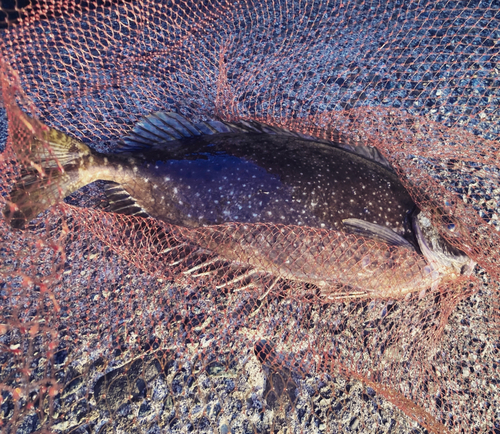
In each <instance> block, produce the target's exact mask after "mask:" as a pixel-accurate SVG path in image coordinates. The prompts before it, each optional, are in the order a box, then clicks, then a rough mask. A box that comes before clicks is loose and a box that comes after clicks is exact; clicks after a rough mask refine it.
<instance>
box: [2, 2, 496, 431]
mask: <svg viewBox="0 0 500 434" xmlns="http://www.w3.org/2000/svg"><path fill="white" fill-rule="evenodd" d="M0 18H1V19H3V22H2V27H3V30H1V32H2V33H1V36H2V37H1V40H0V47H1V57H0V74H1V77H2V90H3V107H4V111H5V113H6V117H5V129H4V130H3V131H0V138H4V139H6V137H7V133H6V128H7V121H6V119H7V118H8V128H9V137H13V136H17V137H21V139H22V138H23V134H24V137H25V139H26V140H25V142H26V143H27V136H26V135H27V133H26V129H25V127H24V126H23V123H22V120H21V119H20V118H19V116H18V112H16V110H14V109H13V107H14V105H13V103H14V102H16V103H17V104H19V105H20V106H22V107H23V109H24V110H25V111H26V112H27V113H31V114H32V115H33V116H35V117H36V118H38V119H40V120H42V121H43V122H44V123H46V124H48V125H50V126H52V127H54V128H57V129H59V130H61V131H63V132H66V133H68V134H71V135H74V136H76V137H78V138H79V139H80V140H82V141H83V142H85V143H88V144H89V146H91V147H92V148H93V149H96V150H98V151H112V150H113V149H115V147H116V146H117V143H118V141H119V139H120V138H121V137H123V136H124V135H126V134H127V132H128V131H129V130H130V129H131V128H132V125H133V124H134V123H135V122H136V121H137V120H138V119H140V118H141V117H142V116H143V115H146V114H148V113H150V112H152V111H155V110H166V111H177V112H178V113H182V114H183V115H185V116H186V117H188V118H189V119H192V120H193V121H194V122H197V121H201V120H207V119H216V118H217V119H223V120H228V121H235V120H239V119H253V120H259V121H263V122H265V123H267V124H270V125H276V126H282V127H286V128H288V129H290V130H292V131H296V132H302V133H306V134H310V135H312V136H315V137H319V138H326V139H332V138H334V137H338V134H339V133H340V134H341V135H342V136H343V137H348V138H349V140H350V142H349V143H351V145H352V146H355V144H356V143H360V144H364V143H368V144H370V145H372V146H375V147H377V148H378V150H379V151H380V152H381V153H382V154H383V155H384V157H385V158H387V160H388V161H389V162H390V163H391V164H392V166H393V167H394V168H395V170H396V171H397V173H398V175H399V177H400V179H401V181H402V182H403V184H404V185H405V187H406V188H407V189H408V191H409V192H410V193H411V195H412V197H413V199H414V200H415V202H416V203H417V204H418V205H419V207H420V208H421V209H422V210H423V211H425V212H426V213H428V214H429V215H430V216H431V219H432V220H433V222H434V224H435V226H436V227H438V228H440V232H441V235H442V236H443V237H445V238H446V239H447V240H448V241H449V242H450V243H451V244H452V245H454V246H456V247H459V248H460V249H461V250H463V251H465V252H466V253H467V254H468V255H469V256H470V257H471V258H473V259H474V260H475V261H476V262H477V264H478V265H477V266H476V268H475V271H474V274H473V275H472V276H468V277H465V276H462V277H460V278H453V279H451V278H450V279H448V280H445V281H441V282H440V283H439V285H433V283H434V282H433V281H432V280H431V281H429V280H428V279H429V276H427V274H426V272H425V267H426V263H425V261H424V259H423V258H422V257H421V256H420V255H417V254H415V253H411V252H409V251H408V250H405V249H401V248H393V247H391V248H389V247H388V246H387V245H385V244H383V243H379V242H377V241H373V240H368V239H365V238H363V237H360V236H354V235H347V234H343V233H339V232H335V231H327V230H320V229H313V228H307V227H291V226H280V225H268V224H252V225H243V224H237V223H232V224H228V225H221V226H214V227H209V228H199V229H185V228H180V227H175V226H171V225H168V224H166V223H163V222H159V221H155V220H152V219H143V218H137V217H127V216H123V215H118V214H112V213H108V212H106V211H105V210H104V205H105V198H104V196H103V194H102V185H101V184H100V183H99V182H97V183H94V184H92V185H90V186H87V187H85V188H83V189H82V190H79V191H78V192H76V193H75V194H73V195H72V196H70V197H69V198H67V199H66V200H65V202H64V203H61V204H59V205H56V206H53V207H51V208H50V209H49V210H48V211H46V212H44V213H43V214H41V215H40V216H38V217H37V219H35V220H34V221H33V222H32V223H31V224H30V226H29V228H28V229H27V230H24V231H19V230H13V229H11V228H10V226H9V225H8V223H7V222H6V221H5V220H3V219H2V220H1V221H0V237H1V247H0V257H1V263H0V279H1V280H0V301H1V302H0V309H1V315H0V348H1V351H0V426H1V427H2V430H3V431H4V432H8V433H32V432H56V433H57V432H64V433H84V432H99V433H108V432H109V433H111V432H149V433H155V432H188V431H190V432H207V433H208V432H220V433H229V432H232V433H246V432H263V433H267V432H276V433H278V432H329V433H335V432H345V431H348V430H349V431H351V432H363V433H365V432H366V433H368V432H373V433H375V432H377V433H378V432H391V433H393V432H394V433H396V432H398V433H410V432H411V433H425V432H429V433H447V432H450V433H452V432H474V433H498V432H500V423H499V420H500V414H499V410H498V409H499V408H500V403H499V400H498V397H499V396H500V393H499V387H500V386H499V385H500V355H499V351H500V340H499V330H500V327H499V326H500V315H499V312H500V310H499V308H500V306H499V290H500V289H499V279H500V275H499V273H500V266H499V260H500V252H499V249H498V245H499V244H500V243H499V241H500V240H499V233H500V232H499V231H500V222H499V219H498V208H499V204H498V201H499V199H500V182H499V176H500V172H499V167H500V164H499V155H500V154H499V150H498V136H499V132H500V129H499V128H500V127H499V125H500V124H499V122H498V120H499V108H498V107H500V98H499V89H500V70H499V68H500V67H499V65H500V63H499V55H498V52H499V44H500V21H499V19H500V6H499V3H498V2H496V1H493V0H491V1H479V0H478V1H454V2H449V1H442V2H441V1H438V2H436V1H432V2H427V1H415V2H399V1H370V0H366V1H354V0H352V1H351V0H347V1H342V2H341V1H330V2H328V1H291V0H290V1H264V0H263V1H254V2H253V1H246V2H231V1H206V2H189V1H184V0H178V1H174V2H161V1H153V0H151V1H141V2H139V1H137V2H134V1H122V2H119V1H107V2H103V1H99V0H96V1H95V2H93V1H89V2H82V1H77V0H68V1H64V2H62V1H59V2H51V1H48V0H47V1H39V2H34V3H33V4H30V5H26V4H25V3H21V2H15V1H14V2H2V3H1V8H0ZM21 141H23V140H21ZM11 145H12V143H11V141H10V139H6V145H5V149H4V151H3V153H2V154H0V167H1V169H0V179H1V182H0V192H1V201H2V203H1V205H2V207H3V206H4V204H5V203H6V201H7V200H8V198H9V192H10V191H11V189H12V186H13V185H14V183H15V181H16V179H17V178H18V177H19V174H20V173H21V164H22V163H23V153H22V152H21V151H19V150H17V153H16V152H14V150H13V149H12V146H11ZM443 219H446V225H444V226H443V224H442V220H443ZM450 225H451V226H450ZM446 227H453V228H454V230H453V231H447V230H446ZM367 258H368V259H367ZM287 261H288V262H287ZM367 269H369V271H370V273H368V277H364V278H363V277H360V276H362V275H363V272H365V271H366V270H367ZM318 276H319V277H318ZM329 278H332V280H334V281H335V283H331V284H330V285H326V286H325V285H321V284H320V283H319V282H320V281H324V280H327V281H328V279H329ZM412 285H413V286H412ZM422 288H423V289H424V290H422ZM425 288H428V289H427V290H425ZM431 288H432V289H431Z"/></svg>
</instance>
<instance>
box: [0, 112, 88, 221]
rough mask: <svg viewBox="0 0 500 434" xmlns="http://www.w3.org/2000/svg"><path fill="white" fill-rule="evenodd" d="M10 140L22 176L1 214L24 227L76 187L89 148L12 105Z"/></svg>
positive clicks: (77, 186)
mask: <svg viewBox="0 0 500 434" xmlns="http://www.w3.org/2000/svg"><path fill="white" fill-rule="evenodd" d="M10 114H11V115H12V116H11V118H9V136H10V143H11V146H12V147H13V150H14V152H15V153H16V156H17V158H18V160H19V162H20V165H21V177H20V178H19V179H18V181H17V182H16V184H15V185H14V186H13V189H12V191H11V193H10V200H9V201H7V204H6V206H5V207H4V209H3V215H4V216H5V218H6V220H7V221H8V222H9V223H10V225H11V226H12V227H14V228H23V227H24V226H25V225H26V223H27V222H29V221H30V220H32V219H33V218H34V217H36V216H37V215H38V214H39V213H40V212H42V211H45V210H46V209H48V208H49V207H50V206H52V205H54V204H56V203H58V202H60V201H61V200H62V199H63V198H64V197H66V196H67V195H69V194H71V193H72V192H73V191H75V190H77V189H78V188H79V185H78V184H79V182H78V178H79V171H78V170H71V169H72V168H76V167H79V166H80V165H81V164H82V163H83V162H84V160H85V158H86V157H88V156H90V155H91V150H90V148H89V147H88V146H86V145H85V144H84V143H82V142H80V141H79V140H77V139H75V138H73V137H70V136H68V135H66V134H64V133H62V132H60V131H58V130H55V129H53V128H49V127H48V126H46V125H44V124H43V123H41V122H40V121H38V120H36V119H34V118H31V117H29V116H28V115H26V114H25V113H23V112H22V111H21V109H20V108H19V107H16V106H14V107H11V110H10Z"/></svg>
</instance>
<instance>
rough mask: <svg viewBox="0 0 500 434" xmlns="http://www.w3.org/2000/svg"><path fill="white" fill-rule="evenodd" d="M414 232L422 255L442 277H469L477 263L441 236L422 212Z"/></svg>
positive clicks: (415, 223) (416, 218) (414, 225)
mask: <svg viewBox="0 0 500 434" xmlns="http://www.w3.org/2000/svg"><path fill="white" fill-rule="evenodd" d="M413 230H414V231H415V235H416V238H417V242H418V245H419V247H420V250H421V252H422V255H423V256H424V257H425V259H426V260H427V261H428V262H429V264H430V265H431V266H432V268H433V269H434V270H435V271H437V272H438V273H439V274H440V275H441V276H443V277H444V276H450V277H458V276H469V275H471V274H472V272H473V270H474V267H475V266H476V262H475V261H474V260H473V259H471V258H470V257H469V256H467V254H465V253H464V252H462V251H461V250H459V249H457V248H455V247H454V246H452V245H451V244H450V243H449V242H448V241H446V239H445V238H444V237H442V236H441V235H440V233H439V232H438V230H437V228H436V227H434V226H433V225H432V221H431V219H430V218H429V217H427V215H426V214H425V213H423V212H422V211H421V212H420V213H418V214H417V215H416V216H415V217H414V218H413Z"/></svg>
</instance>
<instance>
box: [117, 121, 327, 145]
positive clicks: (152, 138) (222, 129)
mask: <svg viewBox="0 0 500 434" xmlns="http://www.w3.org/2000/svg"><path fill="white" fill-rule="evenodd" d="M221 133H259V134H281V135H289V136H293V137H301V138H305V139H313V137H310V136H307V135H304V134H300V133H294V132H291V131H288V130H287V129H285V128H279V127H273V126H270V125H266V124H263V123H261V122H257V121H252V120H241V121H237V122H224V121H215V120H210V121H205V122H198V123H192V122H191V121H189V120H188V119H186V118H185V117H184V116H181V115H179V114H177V113H172V112H162V111H158V112H154V113H151V114H150V115H148V116H145V117H144V118H142V119H141V120H140V121H139V122H138V123H137V124H136V125H135V126H134V128H133V129H132V131H131V132H130V133H129V134H128V136H126V137H124V138H123V140H122V144H121V146H120V147H119V148H118V149H117V152H134V151H144V150H147V149H152V148H156V147H164V146H165V145H168V142H174V141H177V140H179V139H182V138H188V137H195V136H201V135H212V134H221ZM314 140H317V139H314ZM176 144H177V145H178V143H177V142H176Z"/></svg>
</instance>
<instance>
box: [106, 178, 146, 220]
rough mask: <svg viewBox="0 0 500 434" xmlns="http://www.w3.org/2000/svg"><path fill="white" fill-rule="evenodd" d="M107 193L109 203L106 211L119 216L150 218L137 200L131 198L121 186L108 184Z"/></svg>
mask: <svg viewBox="0 0 500 434" xmlns="http://www.w3.org/2000/svg"><path fill="white" fill-rule="evenodd" d="M105 192H106V196H107V198H108V201H109V205H108V207H107V209H106V211H109V212H114V213H117V214H125V215H134V216H139V217H149V214H148V213H147V212H146V211H144V210H143V209H142V208H141V206H139V205H138V204H137V202H136V200H135V199H134V198H133V197H132V196H130V194H129V193H127V192H126V191H125V190H124V189H123V187H122V186H121V185H120V184H115V183H110V184H107V185H106V187H105Z"/></svg>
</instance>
